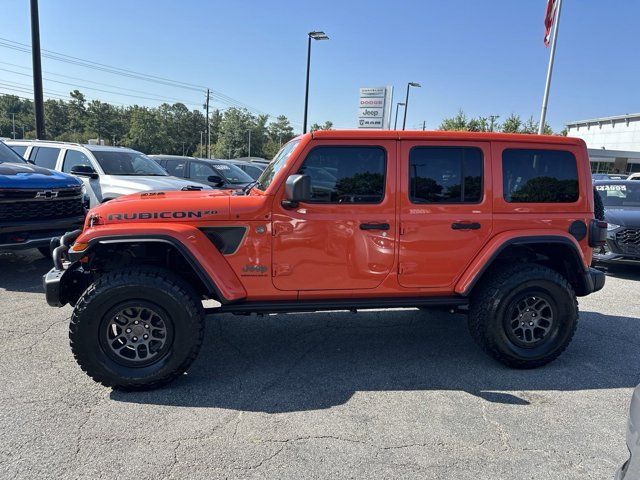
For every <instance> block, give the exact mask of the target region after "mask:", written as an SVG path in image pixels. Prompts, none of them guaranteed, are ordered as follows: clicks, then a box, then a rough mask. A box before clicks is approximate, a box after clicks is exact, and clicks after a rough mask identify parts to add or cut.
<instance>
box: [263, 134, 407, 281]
mask: <svg viewBox="0 0 640 480" xmlns="http://www.w3.org/2000/svg"><path fill="white" fill-rule="evenodd" d="M395 147H396V143H395V141H389V140H386V141H379V142H376V143H375V144H372V143H371V142H364V141H353V142H346V141H337V142H336V141H334V142H322V141H317V142H313V143H312V144H311V146H310V147H309V148H308V149H307V151H306V152H303V153H302V155H301V156H300V159H299V160H297V163H296V165H294V166H293V168H292V169H291V170H290V172H289V173H290V174H294V173H301V174H306V175H309V177H311V190H312V198H311V201H309V202H305V203H302V202H301V203H300V204H299V205H298V206H297V207H296V208H293V209H286V208H284V207H282V205H281V200H282V198H283V196H284V188H281V189H280V190H279V191H278V193H277V194H276V198H275V202H274V207H273V211H274V214H273V235H274V241H273V257H272V258H273V273H272V275H273V283H274V286H275V287H276V288H278V289H280V290H352V289H367V288H375V287H377V286H378V285H380V283H381V282H382V281H383V280H384V279H385V278H386V277H387V276H388V275H389V272H390V271H391V269H392V268H393V266H394V255H395V248H396V238H397V224H396V207H395V198H396V197H395V191H394V190H395V185H396V181H395V179H396V158H395Z"/></svg>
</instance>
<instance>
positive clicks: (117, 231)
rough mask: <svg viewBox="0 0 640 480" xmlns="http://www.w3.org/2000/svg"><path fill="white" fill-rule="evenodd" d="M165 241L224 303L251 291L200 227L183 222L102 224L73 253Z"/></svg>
mask: <svg viewBox="0 0 640 480" xmlns="http://www.w3.org/2000/svg"><path fill="white" fill-rule="evenodd" d="M133 242H162V243H168V244H170V245H172V246H174V247H175V248H176V249H177V250H178V251H179V252H180V253H181V254H182V255H183V256H184V258H185V259H186V260H187V262H188V263H189V264H190V265H191V267H193V269H194V270H195V272H196V273H197V274H198V276H199V277H200V279H201V280H202V281H203V283H204V284H205V285H206V286H207V288H208V289H209V290H210V293H215V294H216V295H217V297H218V298H219V300H220V302H221V303H229V302H235V301H238V300H242V299H243V298H246V296H247V291H246V290H245V288H244V286H243V285H242V283H241V282H240V280H239V279H238V276H237V275H236V273H235V272H234V271H233V269H232V268H231V266H230V265H229V263H228V262H227V261H226V260H225V258H224V256H223V255H222V254H221V253H220V252H219V251H218V250H217V249H216V248H215V247H214V246H213V244H212V243H211V242H210V241H209V240H208V239H207V237H206V236H205V235H204V234H203V233H202V232H201V231H200V230H198V229H197V228H195V227H193V226H191V225H182V224H170V225H167V224H157V223H155V224H153V223H145V224H144V225H140V226H138V225H135V224H126V225H104V226H103V225H100V226H96V227H93V228H89V229H87V230H85V231H84V232H83V233H82V234H81V235H80V236H79V237H78V238H77V239H76V243H86V244H88V246H87V248H86V249H84V250H82V251H79V252H74V251H73V250H70V251H69V255H70V259H73V258H71V256H74V257H82V256H84V255H86V254H87V253H88V252H90V250H91V249H92V248H93V247H95V246H96V245H98V244H113V243H133Z"/></svg>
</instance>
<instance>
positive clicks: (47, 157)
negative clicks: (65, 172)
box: [31, 147, 60, 170]
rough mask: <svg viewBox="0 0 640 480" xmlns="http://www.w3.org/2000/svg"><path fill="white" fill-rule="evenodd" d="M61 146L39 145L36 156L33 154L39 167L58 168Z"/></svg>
mask: <svg viewBox="0 0 640 480" xmlns="http://www.w3.org/2000/svg"><path fill="white" fill-rule="evenodd" d="M59 153H60V149H59V148H52V147H38V150H37V151H36V154H35V156H34V155H33V154H32V155H31V156H32V157H33V158H32V160H33V162H34V163H35V164H36V165H38V166H39V167H44V168H48V169H50V170H53V169H55V168H56V161H57V160H58V154H59Z"/></svg>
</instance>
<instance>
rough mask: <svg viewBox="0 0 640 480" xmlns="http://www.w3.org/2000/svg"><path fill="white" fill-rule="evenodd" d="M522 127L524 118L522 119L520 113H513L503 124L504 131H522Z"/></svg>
mask: <svg viewBox="0 0 640 480" xmlns="http://www.w3.org/2000/svg"><path fill="white" fill-rule="evenodd" d="M520 127H522V120H521V119H520V115H516V114H515V113H512V114H511V115H509V116H508V117H507V119H506V120H505V121H504V123H503V124H502V131H503V132H504V133H518V132H520Z"/></svg>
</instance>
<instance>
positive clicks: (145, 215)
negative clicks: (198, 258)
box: [107, 210, 218, 221]
mask: <svg viewBox="0 0 640 480" xmlns="http://www.w3.org/2000/svg"><path fill="white" fill-rule="evenodd" d="M217 213H218V211H217V210H177V211H175V212H171V211H166V212H129V213H110V214H109V216H108V217H107V218H108V219H109V220H116V221H123V220H152V219H154V220H157V219H159V218H160V219H162V218H165V219H169V218H170V219H181V218H203V217H207V216H210V215H216V214H217Z"/></svg>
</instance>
